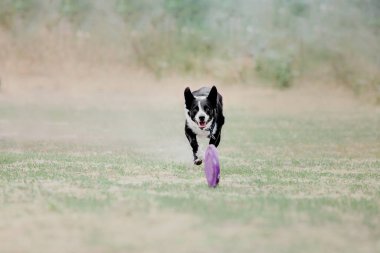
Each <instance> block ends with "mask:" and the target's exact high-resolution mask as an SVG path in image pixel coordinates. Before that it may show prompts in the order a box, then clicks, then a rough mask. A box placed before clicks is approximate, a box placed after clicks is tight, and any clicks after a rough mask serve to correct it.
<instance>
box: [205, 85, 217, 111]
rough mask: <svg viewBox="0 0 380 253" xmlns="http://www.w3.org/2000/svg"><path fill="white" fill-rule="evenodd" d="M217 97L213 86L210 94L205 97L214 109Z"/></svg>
mask: <svg viewBox="0 0 380 253" xmlns="http://www.w3.org/2000/svg"><path fill="white" fill-rule="evenodd" d="M217 97H218V90H217V89H216V87H215V86H212V88H211V90H210V93H209V94H208V96H207V99H208V101H210V103H211V105H212V106H213V107H214V108H215V107H216V100H217Z"/></svg>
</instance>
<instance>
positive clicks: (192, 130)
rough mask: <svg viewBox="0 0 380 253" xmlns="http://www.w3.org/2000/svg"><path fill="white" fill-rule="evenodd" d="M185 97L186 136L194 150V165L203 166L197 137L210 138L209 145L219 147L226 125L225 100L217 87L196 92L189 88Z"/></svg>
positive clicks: (204, 88)
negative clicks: (224, 114)
mask: <svg viewBox="0 0 380 253" xmlns="http://www.w3.org/2000/svg"><path fill="white" fill-rule="evenodd" d="M184 95H185V115H186V122H185V135H186V137H187V139H188V140H189V143H190V146H191V148H192V149H193V156H194V164H196V165H200V164H202V160H201V158H200V156H199V154H198V147H199V145H198V142H197V136H200V137H206V138H209V139H210V141H209V144H214V145H215V147H218V145H219V142H220V138H221V131H222V127H223V124H224V116H223V99H222V96H221V95H220V94H219V93H218V91H217V89H216V87H215V86H212V88H209V87H203V88H200V89H199V90H196V91H194V92H191V91H190V88H189V87H187V88H186V89H185V92H184Z"/></svg>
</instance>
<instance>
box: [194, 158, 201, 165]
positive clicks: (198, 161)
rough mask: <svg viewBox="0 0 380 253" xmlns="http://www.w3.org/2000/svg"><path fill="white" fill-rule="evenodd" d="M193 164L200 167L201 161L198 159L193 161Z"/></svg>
mask: <svg viewBox="0 0 380 253" xmlns="http://www.w3.org/2000/svg"><path fill="white" fill-rule="evenodd" d="M194 164H195V165H201V164H202V160H201V159H199V158H197V159H195V160H194Z"/></svg>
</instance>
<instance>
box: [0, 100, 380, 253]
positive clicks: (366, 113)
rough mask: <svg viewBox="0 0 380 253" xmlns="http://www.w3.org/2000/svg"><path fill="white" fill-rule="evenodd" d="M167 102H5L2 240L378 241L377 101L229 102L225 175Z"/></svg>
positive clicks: (132, 244) (75, 244) (242, 248)
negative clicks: (207, 160) (193, 142)
mask: <svg viewBox="0 0 380 253" xmlns="http://www.w3.org/2000/svg"><path fill="white" fill-rule="evenodd" d="M174 104H175V103H173V104H172V105H173V107H172V106H168V108H154V107H153V106H152V107H149V106H148V107H145V108H141V107H140V106H139V105H136V106H135V107H131V108H128V107H125V108H117V107H109V108H108V107H106V108H102V109H99V108H98V107H96V106H95V105H96V103H94V104H93V105H91V106H88V107H87V108H85V109H83V108H82V109H78V108H79V107H76V106H75V105H71V106H67V105H64V104H62V105H61V104H58V105H57V104H56V105H51V104H48V105H44V104H42V105H41V104H40V103H35V104H33V103H32V104H31V105H28V106H23V105H18V104H17V103H16V104H15V103H10V102H0V113H1V115H2V117H1V121H0V129H1V133H2V136H1V139H0V140H1V141H0V217H2V219H0V240H1V241H2V242H6V243H4V244H3V243H2V244H1V245H0V251H2V252H19V251H20V252H25V251H27V252H94V251H96V252H168V251H174V250H176V251H180V252H210V251H211V250H213V251H215V250H217V251H221V252H253V251H257V252H376V251H379V250H380V248H379V245H380V244H379V239H378V238H380V229H379V227H380V215H379V214H380V160H379V155H380V147H379V132H378V126H379V117H378V114H376V113H375V112H374V111H373V110H372V109H371V110H360V109H352V108H349V109H347V111H345V112H339V113H338V112H334V111H330V112H326V111H325V112H324V111H323V110H321V111H318V112H316V113H315V114H310V113H299V114H291V113H289V114H287V113H282V114H274V113H266V114H258V113H257V114H255V113H254V112H252V111H250V110H244V109H241V108H239V107H236V108H234V107H231V108H228V106H227V108H226V114H227V124H226V126H225V130H224V134H223V140H222V144H221V146H220V148H219V152H220V156H221V164H222V169H221V183H220V186H219V187H217V188H216V189H210V188H208V187H207V185H206V183H205V179H204V174H203V170H202V167H193V166H191V165H190V162H191V161H190V159H191V154H190V151H189V150H188V149H187V148H188V147H187V145H188V144H187V143H186V140H185V138H184V137H183V133H182V128H183V126H182V124H183V115H182V112H181V108H179V109H173V108H176V107H175V105H174ZM136 108H140V109H136ZM141 111H144V113H143V114H142V116H141V115H140V112H141ZM167 112H169V113H167ZM163 113H165V115H163ZM162 116H165V117H169V118H166V119H165V121H159V123H157V122H156V120H157V119H160V118H161V117H162ZM131 120H132V122H134V125H135V126H136V127H134V126H133V127H132V126H130V122H131ZM165 122H167V123H165ZM173 122H174V123H173ZM153 124H155V126H158V127H159V129H158V130H152V128H150V127H149V126H151V125H153ZM72 136H74V137H72ZM7 238H16V239H14V240H17V241H19V243H14V241H12V240H8V242H7ZM68 240H69V241H70V244H69V245H66V243H68Z"/></svg>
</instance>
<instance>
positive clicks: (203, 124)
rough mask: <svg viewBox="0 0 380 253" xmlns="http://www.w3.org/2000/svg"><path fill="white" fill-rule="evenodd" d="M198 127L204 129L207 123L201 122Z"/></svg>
mask: <svg viewBox="0 0 380 253" xmlns="http://www.w3.org/2000/svg"><path fill="white" fill-rule="evenodd" d="M198 127H199V128H200V129H204V128H205V127H206V121H200V122H198Z"/></svg>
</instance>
